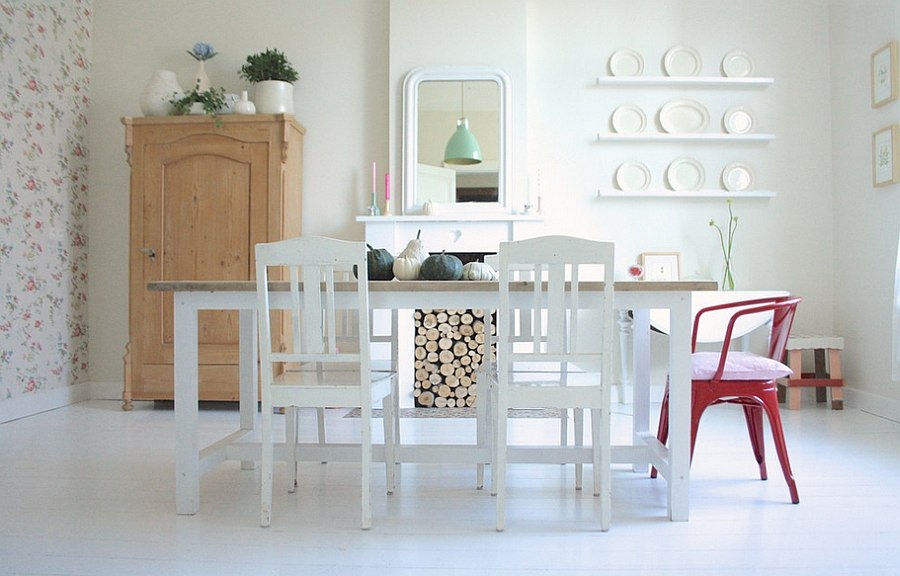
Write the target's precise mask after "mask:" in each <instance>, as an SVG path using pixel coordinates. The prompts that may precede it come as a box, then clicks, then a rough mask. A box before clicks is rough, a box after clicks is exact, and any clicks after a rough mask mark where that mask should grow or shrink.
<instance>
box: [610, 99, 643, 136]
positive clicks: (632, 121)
mask: <svg viewBox="0 0 900 576" xmlns="http://www.w3.org/2000/svg"><path fill="white" fill-rule="evenodd" d="M612 127H613V130H615V131H616V132H618V133H619V134H636V133H637V132H643V131H644V128H646V127H647V116H646V115H645V114H644V111H643V110H641V109H640V108H638V107H637V106H630V105H626V106H619V107H618V108H616V109H615V110H614V111H613V113H612Z"/></svg>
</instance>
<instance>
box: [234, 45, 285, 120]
mask: <svg viewBox="0 0 900 576" xmlns="http://www.w3.org/2000/svg"><path fill="white" fill-rule="evenodd" d="M238 75H239V76H240V77H241V78H243V79H245V80H248V81H249V82H251V83H252V84H255V86H256V93H255V95H254V101H255V102H256V110H257V112H259V113H261V114H279V113H288V114H293V113H294V82H296V81H297V79H298V78H299V75H298V74H297V70H296V69H294V67H293V66H292V65H291V63H290V62H288V60H287V58H286V57H285V55H284V53H283V52H281V51H279V50H276V49H274V48H267V49H266V51H265V52H260V53H258V54H251V55H249V56H247V62H246V63H245V64H244V65H243V66H241V69H240V70H239V71H238Z"/></svg>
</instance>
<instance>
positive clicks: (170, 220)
mask: <svg viewBox="0 0 900 576" xmlns="http://www.w3.org/2000/svg"><path fill="white" fill-rule="evenodd" d="M268 153H269V145H268V143H265V142H258V143H252V142H251V143H247V142H240V141H237V140H234V139H232V138H229V137H225V136H221V135H210V134H203V135H193V136H189V137H187V138H185V139H184V140H182V141H179V142H178V143H177V145H172V144H171V143H166V144H148V145H147V146H146V147H145V149H144V165H145V168H146V169H145V171H144V173H143V186H142V187H143V189H144V191H145V197H144V207H143V222H142V228H143V231H142V238H143V246H144V247H147V248H150V250H152V252H153V253H155V257H152V258H151V257H145V258H144V259H143V266H142V270H143V276H144V279H143V282H142V284H144V285H145V284H146V282H151V281H157V280H161V281H171V280H251V279H253V277H254V268H253V266H254V262H253V250H254V245H255V244H256V243H258V242H264V241H266V217H267V193H268V180H267V177H268V174H267V172H268V168H267V167H268V160H269V159H268ZM142 304H143V307H144V308H143V324H142V326H141V330H142V338H141V341H142V350H141V352H142V354H141V356H142V359H143V368H142V380H143V385H142V388H143V390H144V392H150V393H151V395H152V396H154V397H170V396H171V394H172V377H173V376H172V359H173V350H172V339H173V333H174V324H173V318H174V314H173V310H172V306H173V303H172V297H171V295H170V294H164V295H163V294H159V293H151V292H147V293H146V296H145V298H144V299H143V303H142ZM198 322H199V336H200V338H199V355H200V365H201V366H200V394H201V397H205V398H209V399H218V400H229V399H235V398H236V395H237V374H238V372H237V365H238V357H237V354H238V352H237V343H238V335H239V325H238V324H239V322H238V313H237V312H234V311H231V312H220V311H201V312H200V315H199V318H198ZM157 386H158V387H159V388H160V389H159V390H158V391H155V390H153V389H155V388H157Z"/></svg>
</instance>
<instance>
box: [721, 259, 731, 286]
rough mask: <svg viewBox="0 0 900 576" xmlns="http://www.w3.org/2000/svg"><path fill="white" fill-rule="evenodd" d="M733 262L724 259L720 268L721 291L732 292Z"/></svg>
mask: <svg viewBox="0 0 900 576" xmlns="http://www.w3.org/2000/svg"><path fill="white" fill-rule="evenodd" d="M733 271H734V261H733V260H732V259H731V258H726V259H725V263H724V265H723V266H722V290H728V291H731V290H734V273H733Z"/></svg>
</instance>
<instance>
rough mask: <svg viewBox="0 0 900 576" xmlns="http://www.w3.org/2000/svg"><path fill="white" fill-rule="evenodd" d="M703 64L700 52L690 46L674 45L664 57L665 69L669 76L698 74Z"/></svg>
mask: <svg viewBox="0 0 900 576" xmlns="http://www.w3.org/2000/svg"><path fill="white" fill-rule="evenodd" d="M702 66H703V59H702V58H701V57H700V53H699V52H697V50H695V49H694V48H691V47H690V46H684V45H681V44H679V45H677V46H672V47H671V48H669V50H668V51H667V52H666V55H665V56H664V57H663V69H664V70H665V71H666V74H668V75H669V76H697V75H698V74H700V68H701V67H702Z"/></svg>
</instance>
